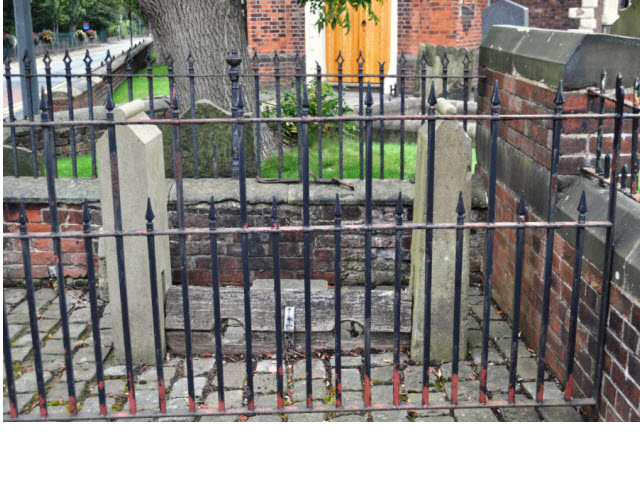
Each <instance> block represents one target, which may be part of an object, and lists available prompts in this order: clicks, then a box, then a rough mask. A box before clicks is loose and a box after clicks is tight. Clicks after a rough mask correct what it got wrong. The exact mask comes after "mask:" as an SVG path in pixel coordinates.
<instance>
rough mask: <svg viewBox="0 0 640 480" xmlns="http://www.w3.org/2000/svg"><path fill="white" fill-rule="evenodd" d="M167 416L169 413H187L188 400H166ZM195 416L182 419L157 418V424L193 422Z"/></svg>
mask: <svg viewBox="0 0 640 480" xmlns="http://www.w3.org/2000/svg"><path fill="white" fill-rule="evenodd" d="M166 405H167V414H169V413H177V412H179V413H187V412H189V400H188V399H186V398H170V399H169V400H167V404H166ZM195 420H196V417H195V416H184V417H170V416H166V417H159V418H157V420H156V421H158V422H195Z"/></svg>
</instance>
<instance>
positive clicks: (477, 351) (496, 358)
mask: <svg viewBox="0 0 640 480" xmlns="http://www.w3.org/2000/svg"><path fill="white" fill-rule="evenodd" d="M469 353H470V354H471V358H472V359H473V363H475V364H476V365H478V366H479V365H480V364H481V361H482V349H481V348H472V349H470V350H469ZM487 359H488V361H489V363H495V364H501V363H504V360H503V359H502V357H501V356H500V354H499V353H498V350H496V349H495V348H492V347H489V354H488V356H487Z"/></svg>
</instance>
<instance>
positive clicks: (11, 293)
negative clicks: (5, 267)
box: [2, 288, 27, 307]
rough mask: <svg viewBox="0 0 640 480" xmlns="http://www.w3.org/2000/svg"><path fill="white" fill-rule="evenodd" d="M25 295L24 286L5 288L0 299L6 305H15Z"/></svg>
mask: <svg viewBox="0 0 640 480" xmlns="http://www.w3.org/2000/svg"><path fill="white" fill-rule="evenodd" d="M26 297H27V291H26V289H24V288H7V289H5V290H3V291H2V299H3V301H4V303H5V305H7V307H12V306H13V305H17V304H18V303H20V302H21V301H22V300H24V299H25V298H26Z"/></svg>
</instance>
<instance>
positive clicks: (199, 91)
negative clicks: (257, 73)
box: [140, 0, 255, 112]
mask: <svg viewBox="0 0 640 480" xmlns="http://www.w3.org/2000/svg"><path fill="white" fill-rule="evenodd" d="M140 8H141V9H142V12H143V14H144V15H145V17H146V18H147V19H148V21H149V27H150V28H151V31H152V33H153V41H154V48H155V49H156V52H157V53H158V60H160V61H162V62H164V61H165V59H166V58H167V56H168V55H171V56H172V57H173V59H174V72H175V73H176V74H186V73H187V72H188V68H187V57H188V56H189V52H191V53H192V55H193V58H194V59H195V72H196V74H228V73H229V66H228V65H227V62H226V58H227V57H228V56H229V54H230V53H231V50H232V49H234V48H235V49H237V50H238V53H239V55H240V56H241V58H242V64H241V65H240V71H241V72H242V73H249V72H251V69H250V68H247V67H248V66H250V65H249V61H250V60H249V51H248V45H247V28H246V22H245V19H244V14H243V11H244V8H243V6H242V4H241V3H240V0H199V1H196V2H175V1H172V0H140ZM248 80H249V79H241V84H242V88H243V90H242V92H243V94H244V98H245V111H246V112H253V111H254V110H255V109H254V105H253V102H251V101H249V99H250V98H253V94H254V89H253V82H252V81H248ZM176 86H177V91H178V98H179V101H180V104H181V110H185V109H186V108H187V107H188V105H189V82H188V79H186V78H179V79H176ZM195 96H196V99H202V98H206V99H208V100H211V101H212V102H213V103H215V104H216V105H218V106H219V107H222V108H224V109H226V110H229V111H230V110H231V82H230V80H229V77H228V76H227V75H225V76H224V77H210V78H196V80H195Z"/></svg>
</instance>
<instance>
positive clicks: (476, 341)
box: [467, 330, 482, 348]
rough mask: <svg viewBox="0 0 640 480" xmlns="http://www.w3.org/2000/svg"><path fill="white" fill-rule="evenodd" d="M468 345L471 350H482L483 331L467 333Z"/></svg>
mask: <svg viewBox="0 0 640 480" xmlns="http://www.w3.org/2000/svg"><path fill="white" fill-rule="evenodd" d="M467 345H468V346H469V348H482V331H480V330H469V331H468V332H467Z"/></svg>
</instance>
